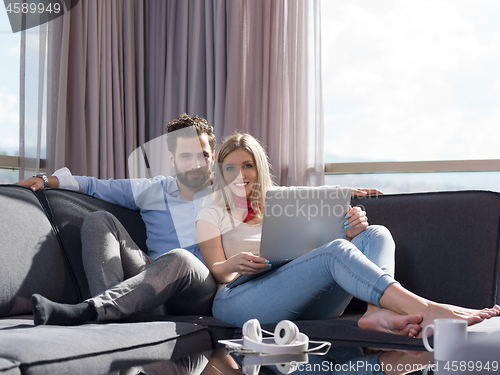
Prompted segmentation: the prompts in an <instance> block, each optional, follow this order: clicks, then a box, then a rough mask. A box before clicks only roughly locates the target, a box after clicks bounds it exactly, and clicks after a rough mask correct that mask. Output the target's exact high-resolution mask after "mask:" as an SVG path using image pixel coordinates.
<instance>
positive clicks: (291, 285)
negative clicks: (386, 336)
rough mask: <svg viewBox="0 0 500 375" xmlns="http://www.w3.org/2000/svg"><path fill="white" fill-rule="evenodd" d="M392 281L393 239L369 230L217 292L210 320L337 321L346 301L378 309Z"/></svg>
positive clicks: (374, 228)
mask: <svg viewBox="0 0 500 375" xmlns="http://www.w3.org/2000/svg"><path fill="white" fill-rule="evenodd" d="M393 283H396V281H395V280H394V240H393V239H392V236H391V234H390V232H389V231H388V230H387V229H386V228H385V227H383V226H378V225H372V226H369V227H368V228H367V229H366V230H364V231H363V232H361V233H360V234H359V235H357V236H356V237H355V238H354V239H353V240H352V242H349V241H346V240H335V241H332V242H330V243H328V244H326V245H324V246H321V247H319V248H317V249H315V250H312V251H310V252H309V253H308V254H306V255H303V256H301V257H299V258H297V259H295V260H293V261H291V262H289V263H287V264H285V265H284V266H281V267H279V268H278V269H276V270H274V271H272V272H269V273H267V274H266V275H264V276H263V277H259V278H256V279H253V280H251V281H248V282H246V283H244V284H241V285H238V286H236V287H234V288H227V287H225V288H223V289H221V290H220V291H219V292H218V293H217V295H216V296H215V299H214V304H213V308H212V312H213V315H214V317H216V318H218V319H221V320H223V321H225V322H228V323H231V324H235V325H238V326H242V325H243V324H244V323H245V322H246V321H247V320H249V319H253V318H256V319H258V320H259V321H260V322H261V323H275V322H279V321H280V320H283V319H289V320H300V319H331V318H337V317H339V316H340V315H341V314H342V313H343V311H344V309H345V307H346V306H347V304H348V303H349V301H350V300H351V298H352V296H355V297H357V298H359V299H361V300H363V301H366V302H369V303H372V304H375V305H378V306H379V299H380V297H381V296H382V294H383V293H384V291H385V290H386V289H387V287H388V286H389V285H391V284H393Z"/></svg>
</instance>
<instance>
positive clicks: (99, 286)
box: [81, 211, 216, 321]
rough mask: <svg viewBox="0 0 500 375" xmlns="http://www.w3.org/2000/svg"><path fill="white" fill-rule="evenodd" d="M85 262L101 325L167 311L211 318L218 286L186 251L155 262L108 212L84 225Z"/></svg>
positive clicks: (169, 253)
mask: <svg viewBox="0 0 500 375" xmlns="http://www.w3.org/2000/svg"><path fill="white" fill-rule="evenodd" d="M81 236H82V258H83V265H84V268H85V274H86V275H87V280H88V282H89V287H90V292H91V294H92V296H94V297H92V298H90V299H88V300H87V302H90V303H92V304H94V306H95V307H96V310H97V320H98V321H113V320H120V319H124V318H126V317H128V316H131V315H134V314H141V313H147V312H149V311H151V310H153V309H156V308H157V307H159V306H161V305H163V306H164V307H165V309H166V311H167V312H168V314H171V315H211V308H212V301H213V297H214V295H215V292H216V283H215V281H214V279H213V277H212V275H211V274H210V271H209V270H208V268H207V267H206V266H205V265H204V264H203V263H202V262H200V260H199V259H198V258H196V256H194V255H193V254H191V253H190V252H189V251H187V250H184V249H175V250H172V251H169V252H168V253H166V254H164V255H162V256H160V257H158V258H156V259H155V260H152V259H151V258H149V257H148V256H147V255H146V254H144V252H143V251H142V250H141V249H139V247H138V246H137V245H136V244H135V243H134V241H133V240H132V238H131V237H130V235H129V234H128V232H127V231H126V230H125V228H123V226H122V225H121V223H120V222H119V221H118V219H117V218H116V217H115V216H113V215H112V214H110V213H109V212H106V211H97V212H94V213H91V214H89V215H88V216H87V217H86V218H85V221H84V223H83V226H82V230H81Z"/></svg>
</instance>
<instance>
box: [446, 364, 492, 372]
mask: <svg viewBox="0 0 500 375" xmlns="http://www.w3.org/2000/svg"><path fill="white" fill-rule="evenodd" d="M444 369H445V370H447V371H461V372H468V371H471V372H473V371H492V372H496V371H498V362H497V361H487V362H481V361H451V362H446V364H445V365H444Z"/></svg>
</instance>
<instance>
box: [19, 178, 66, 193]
mask: <svg viewBox="0 0 500 375" xmlns="http://www.w3.org/2000/svg"><path fill="white" fill-rule="evenodd" d="M47 179H48V180H49V185H48V186H47V187H51V188H56V187H58V186H59V180H58V179H57V177H55V176H47ZM14 185H21V186H26V187H29V188H30V189H31V190H33V191H37V190H39V189H43V188H44V186H45V182H44V180H43V178H42V177H30V178H27V179H26V180H22V181H19V182H16V183H15V184H14Z"/></svg>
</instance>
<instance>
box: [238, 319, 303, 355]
mask: <svg viewBox="0 0 500 375" xmlns="http://www.w3.org/2000/svg"><path fill="white" fill-rule="evenodd" d="M262 332H265V333H267V334H269V335H272V336H274V339H273V338H264V339H263V338H262ZM243 346H244V347H246V348H248V349H251V350H254V351H256V352H259V353H263V354H298V353H305V352H306V351H307V348H308V346H309V338H308V337H307V336H306V335H304V334H303V333H301V332H299V329H298V327H297V326H296V325H295V324H294V323H292V322H291V321H289V320H282V321H281V322H279V323H278V324H277V325H276V328H275V329H274V334H273V333H271V332H267V331H263V330H262V328H261V327H260V324H259V321H258V320H257V319H251V320H249V321H247V322H246V323H245V324H244V325H243Z"/></svg>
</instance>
